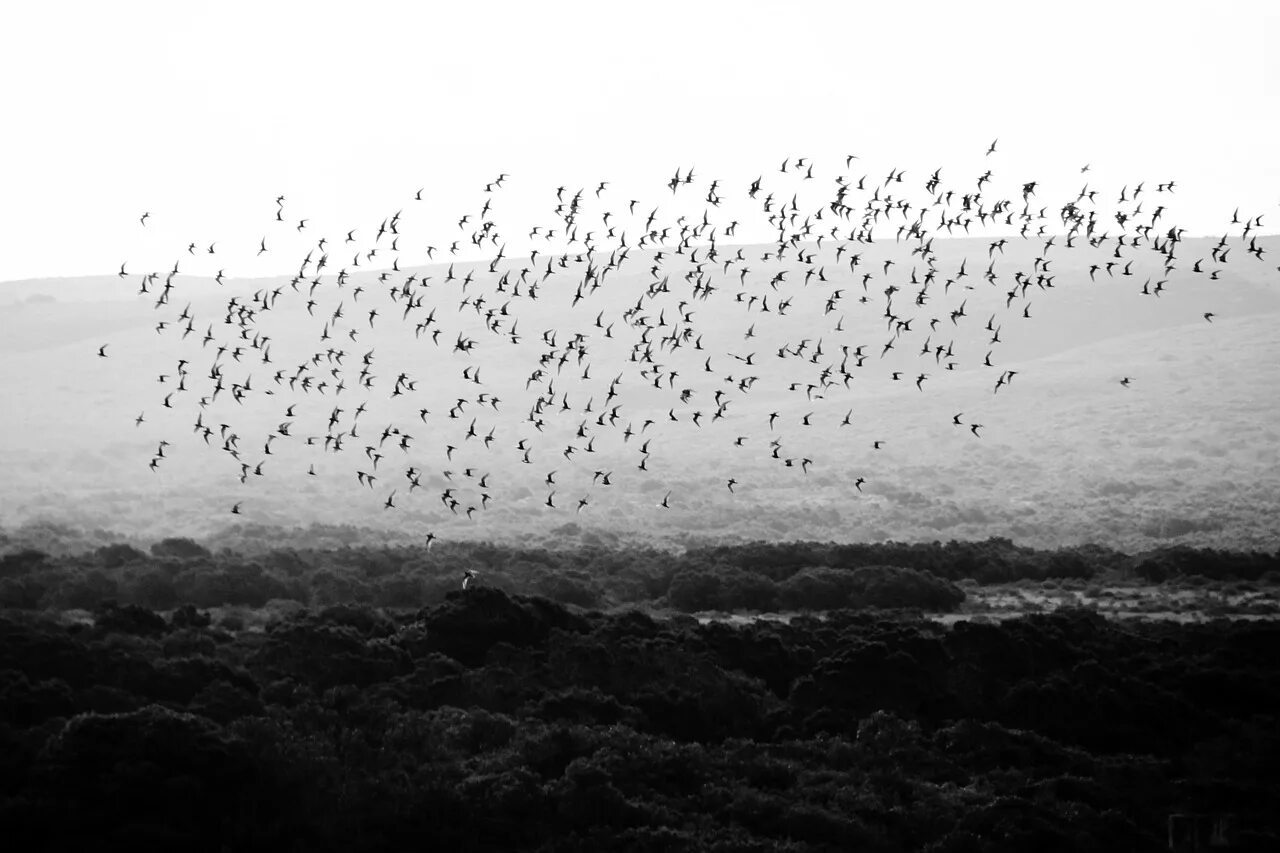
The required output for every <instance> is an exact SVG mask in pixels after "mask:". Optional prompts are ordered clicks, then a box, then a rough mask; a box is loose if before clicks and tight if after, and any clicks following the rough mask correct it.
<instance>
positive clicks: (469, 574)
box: [462, 569, 480, 590]
mask: <svg viewBox="0 0 1280 853" xmlns="http://www.w3.org/2000/svg"><path fill="white" fill-rule="evenodd" d="M478 577H480V573H479V572H477V571H475V570H474V569H467V570H466V571H465V572H463V573H462V588H463V590H466V589H467V588H468V587H469V586H471V582H472V581H474V580H475V579H476V578H478Z"/></svg>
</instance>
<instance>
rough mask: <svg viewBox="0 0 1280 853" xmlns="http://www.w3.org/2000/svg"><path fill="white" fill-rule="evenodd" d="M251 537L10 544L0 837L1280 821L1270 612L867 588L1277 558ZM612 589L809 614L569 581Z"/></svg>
mask: <svg viewBox="0 0 1280 853" xmlns="http://www.w3.org/2000/svg"><path fill="white" fill-rule="evenodd" d="M277 541H278V543H279V544H280V546H281V547H279V548H276V549H268V550H254V551H250V549H248V548H246V549H245V551H244V552H240V551H233V550H231V549H229V548H219V549H218V550H217V551H213V550H211V549H210V548H209V547H207V546H206V545H201V544H199V543H195V542H192V541H191V540H186V539H171V540H165V541H163V542H160V543H156V544H155V545H153V546H151V547H150V548H149V549H147V550H146V551H143V550H142V549H140V548H136V547H134V546H129V545H109V546H102V547H99V548H97V549H95V550H92V551H86V552H81V553H75V554H73V553H63V554H61V555H59V556H53V555H51V553H50V552H49V551H45V550H37V549H36V548H34V547H32V546H33V545H34V544H36V543H32V542H30V541H28V542H25V543H16V544H17V545H18V547H17V548H16V549H15V548H14V546H15V543H14V542H12V541H10V542H9V543H8V547H9V548H10V549H11V550H10V551H9V553H7V554H5V556H4V557H3V558H2V559H0V585H3V586H2V588H3V590H4V595H5V606H6V607H7V608H9V609H7V610H5V611H3V612H2V613H0V826H3V827H5V837H6V839H10V838H12V839H20V840H21V843H20V844H19V846H18V847H16V848H15V849H24V850H40V849H45V850H63V849H76V848H85V849H102V848H104V847H105V848H117V847H121V848H123V847H126V846H127V847H128V848H130V849H135V850H147V849H155V850H161V849H163V850H193V851H198V850H223V849H230V850H255V849H263V850H267V849H270V850H298V851H303V850H306V851H312V850H317V851H330V850H331V851H363V850H386V849H449V850H494V851H497V850H511V849H529V850H548V851H549V850H580V851H596V850H610V849H627V850H653V851H668V850H674V851H678V850H724V851H750V850H761V851H763V850H796V851H799V850H832V851H835V850H853V849H856V850H871V851H876V850H882V851H892V850H937V851H968V850H1008V851H1025V850H1037V851H1056V850H1062V851H1076V850H1109V849H1124V850H1160V849H1164V848H1165V841H1166V837H1165V820H1166V817H1167V815H1168V814H1169V813H1171V812H1183V811H1192V812H1230V813H1232V814H1234V815H1236V816H1237V823H1236V826H1237V827H1238V833H1237V836H1238V837H1237V842H1238V843H1239V845H1240V847H1241V849H1259V850H1262V849H1277V847H1278V846H1280V832H1278V829H1277V826H1276V824H1275V822H1274V819H1273V818H1272V816H1271V815H1272V812H1273V807H1274V804H1275V802H1276V798H1277V797H1276V795H1277V792H1278V791H1280V778H1278V777H1280V720H1277V713H1278V711H1280V677H1278V676H1280V624H1277V623H1274V622H1238V623H1233V622H1228V621H1225V620H1219V621H1215V622H1211V623H1207V624H1201V625H1176V624H1161V623H1130V624H1122V623H1118V622H1109V621H1107V620H1106V619H1104V618H1102V617H1101V616H1099V615H1098V614H1096V613H1092V612H1089V611H1085V610H1081V609H1063V610H1059V611H1057V612H1055V613H1052V614H1045V615H1030V616H1025V617H1022V618H1019V619H1013V620H1009V621H1005V622H1003V623H1000V624H977V623H972V622H960V623H958V624H956V625H954V626H950V627H947V626H944V625H942V624H938V623H936V622H934V621H930V620H928V619H925V618H921V616H920V615H919V614H913V613H912V612H910V611H902V610H885V609H880V608H884V607H895V606H899V605H905V606H908V607H912V608H929V609H949V608H952V607H954V606H955V605H956V604H957V603H958V599H957V596H960V597H961V598H962V597H963V594H962V592H961V587H960V585H958V584H956V583H953V582H952V581H953V580H961V579H965V578H972V579H975V580H978V581H985V580H1007V579H1010V578H1019V577H1032V578H1043V577H1064V578H1078V577H1082V576H1084V577H1090V576H1099V575H1101V574H1103V573H1104V572H1112V573H1114V572H1133V573H1137V574H1139V575H1140V576H1143V577H1147V576H1151V577H1155V576H1165V575H1176V574H1178V573H1188V572H1193V573H1195V574H1197V575H1202V576H1206V577H1216V576H1226V577H1232V578H1242V579H1249V580H1256V579H1258V578H1261V577H1262V576H1263V575H1265V574H1266V573H1268V572H1274V571H1275V569H1276V557H1275V556H1274V555H1256V554H1255V555H1241V554H1214V553H1211V552H1201V551H1190V550H1187V551H1181V550H1179V551H1169V552H1161V553H1156V554H1148V555H1144V556H1141V557H1127V556H1125V555H1121V554H1117V553H1114V552H1107V551H1101V550H1097V549H1073V550H1065V551H1058V552H1034V551H1028V550H1025V549H1020V548H1016V547H1014V546H1012V545H1011V544H1009V543H1008V542H1006V541H1003V540H991V541H988V542H983V543H951V544H949V545H945V546H944V545H919V546H915V545H897V544H887V545H871V546H837V545H820V544H813V543H795V544H793V545H790V546H786V545H778V546H746V547H742V548H715V549H705V550H691V551H688V552H686V553H684V554H680V555H677V554H671V553H667V552H662V551H649V550H644V551H634V550H625V549H624V550H614V549H609V548H605V547H599V548H581V549H578V550H574V551H563V552H560V551H557V552H550V551H535V550H530V551H520V550H518V549H507V548H494V547H491V546H485V545H465V544H445V545H443V546H442V545H437V546H436V547H434V548H433V549H432V550H431V551H430V552H429V553H428V552H427V551H426V549H424V548H376V547H364V546H361V547H347V548H342V547H339V548H336V549H330V550H319V549H305V548H295V547H290V546H291V545H292V544H293V543H289V542H288V541H287V539H286V538H285V537H280V538H279V539H278V540H277ZM24 546H25V547H24ZM56 550H58V549H56V548H52V547H51V548H50V551H56ZM466 568H473V569H475V570H477V571H479V572H481V578H482V581H483V585H481V586H478V587H475V588H473V589H470V590H467V591H466V592H463V591H461V590H459V589H457V587H458V585H459V580H460V576H461V573H462V571H463V570H464V569H466ZM708 578H711V579H712V580H708ZM966 586H967V584H966ZM619 601H635V602H651V603H652V602H657V603H666V604H668V605H669V606H671V607H675V608H681V607H683V608H686V609H700V608H701V607H704V606H711V607H734V608H743V607H753V606H758V607H761V608H768V607H778V606H795V607H798V608H805V609H808V608H815V607H820V608H822V609H824V610H825V611H826V612H825V614H824V618H823V619H817V618H814V617H809V616H799V617H796V618H794V619H792V620H791V622H790V623H789V624H788V623H776V622H764V621H761V622H755V623H752V624H749V625H744V626H735V625H729V624H725V623H719V622H711V623H708V624H700V623H699V622H698V621H697V620H694V619H692V618H689V617H685V616H676V617H672V618H670V619H655V618H653V617H652V616H650V615H646V614H645V613H643V612H641V611H639V610H620V611H617V612H611V613H602V612H599V611H596V610H592V609H590V608H592V607H595V606H598V605H601V604H605V603H616V602H619ZM226 605H232V607H227V606H226ZM574 605H583V606H574ZM67 608H75V609H76V610H72V611H70V612H68V610H67ZM210 609H212V610H213V611H214V612H210ZM42 611H43V612H42ZM250 617H252V618H256V619H258V620H260V621H258V622H257V623H256V624H253V625H248V624H246V620H249V621H252V619H251V618H250Z"/></svg>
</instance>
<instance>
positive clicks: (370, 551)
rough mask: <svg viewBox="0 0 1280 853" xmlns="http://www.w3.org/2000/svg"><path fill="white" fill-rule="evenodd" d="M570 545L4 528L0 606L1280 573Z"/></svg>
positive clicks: (855, 547)
mask: <svg viewBox="0 0 1280 853" xmlns="http://www.w3.org/2000/svg"><path fill="white" fill-rule="evenodd" d="M562 530H563V531H564V533H566V534H567V535H571V536H572V540H571V542H570V543H568V544H566V546H565V547H563V548H554V549H553V548H546V547H530V548H518V547H511V546H506V545H493V544H487V543H476V542H444V543H439V542H438V543H435V545H434V546H433V547H432V548H430V549H428V548H426V547H424V546H422V545H397V546H386V545H374V544H369V543H367V542H365V541H363V539H362V536H361V532H360V531H359V530H358V529H355V528H342V527H325V528H319V529H311V530H307V531H285V530H279V529H275V528H267V527H255V526H247V527H244V528H239V529H236V530H235V531H232V532H228V533H226V534H224V535H223V536H222V537H220V539H219V540H218V541H213V542H207V543H205V544H200V543H197V542H195V541H193V540H191V539H187V538H168V539H163V540H161V541H159V542H156V543H154V544H152V545H150V546H149V547H147V548H146V550H144V549H143V547H142V546H140V545H136V544H127V543H121V542H113V543H111V544H94V537H93V536H92V535H86V534H83V533H82V532H79V531H75V530H73V529H71V528H65V527H61V526H58V525H35V526H28V527H25V528H22V529H20V530H18V531H15V532H12V533H8V534H4V533H0V553H3V552H8V553H4V556H0V607H10V608H17V609H36V610H39V609H57V610H64V609H68V608H92V607H94V606H95V605H96V604H98V603H100V602H103V601H115V602H118V603H120V604H136V605H139V606H141V607H147V608H151V609H154V610H169V609H172V608H174V607H176V606H178V605H179V604H191V605H194V606H197V607H203V608H208V607H219V606H226V605H232V606H244V607H253V608H259V607H263V606H264V605H266V604H267V603H268V602H270V601H291V602H296V603H297V604H302V605H307V606H321V605H330V604H366V605H373V606H377V607H391V608H417V607H423V606H427V605H432V604H439V603H441V602H442V601H444V598H445V594H446V593H447V592H449V591H450V590H453V589H457V588H458V586H459V583H460V580H461V577H462V573H463V572H464V571H467V570H473V571H476V572H479V573H480V577H481V578H482V580H483V582H484V583H485V584H487V585H489V586H494V587H500V588H502V589H503V590H506V591H507V592H511V593H517V594H521V595H536V596H541V597H544V598H548V599H551V600H553V601H557V602H560V603H562V604H568V605H574V606H578V607H585V608H609V607H613V606H617V605H625V604H643V605H646V606H649V607H655V606H656V607H664V608H671V609H674V610H680V611H684V612H697V611H704V610H732V611H756V612H767V611H778V610H836V609H841V608H846V607H854V608H857V607H893V608H902V607H918V608H921V609H923V610H927V611H949V610H954V609H955V608H956V607H957V606H958V605H960V603H961V602H963V601H964V597H965V596H964V592H963V590H962V589H961V588H960V587H959V586H958V584H959V582H960V581H972V582H976V583H978V584H997V583H1008V582H1013V581H1019V580H1032V581H1044V580H1053V579H1060V580H1068V579H1070V580H1089V579H1094V578H1102V577H1109V578H1116V577H1124V578H1129V579H1140V580H1146V581H1151V582H1160V581H1165V580H1170V579H1174V578H1193V577H1194V578H1207V579H1209V580H1242V581H1257V580H1260V579H1262V578H1264V577H1265V576H1268V575H1272V576H1275V577H1280V554H1268V553H1262V552H1252V553H1245V552H1228V551H1216V550H1213V549H1205V548H1201V549H1197V548H1190V547H1186V546H1176V547H1170V548H1162V549H1159V550H1156V551H1150V552H1147V553H1144V554H1139V555H1134V556H1130V555H1126V554H1124V553H1121V552H1119V551H1114V550H1111V549H1108V548H1101V547H1097V546H1084V547H1076V548H1061V549H1057V550H1037V549H1033V548H1026V547H1020V546H1018V545H1015V544H1013V543H1012V542H1010V541H1009V540H1008V539H988V540H985V541H982V542H956V541H952V542H948V543H946V544H941V543H937V542H933V543H899V542H888V543H880V544H835V543H818V542H790V543H754V544H750V545H721V546H697V545H691V546H689V547H686V548H684V549H683V550H682V551H679V552H677V551H673V550H669V549H659V548H654V547H649V546H639V545H618V544H615V543H611V542H608V541H606V540H604V539H603V538H601V537H598V536H594V535H593V534H591V533H589V532H583V531H581V530H580V529H579V528H578V527H577V525H566V526H565V528H563V529H562Z"/></svg>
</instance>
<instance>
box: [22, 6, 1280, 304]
mask: <svg viewBox="0 0 1280 853" xmlns="http://www.w3.org/2000/svg"><path fill="white" fill-rule="evenodd" d="M1039 5H1040V4H1028V3H1008V4H993V3H970V2H962V3H936V4H935V3H928V4H921V3H911V4H907V3H889V2H877V3H874V4H870V3H854V2H836V3H830V4H824V3H785V4H784V3H767V4H766V3H744V2H736V3H701V2H689V0H686V2H679V3H654V2H635V3H627V4H620V3H542V2H538V3H529V2H524V3H504V2H494V0H490V2H486V3H465V2H453V3H448V4H430V3H402V4H401V3H396V4H391V3H381V4H375V3H350V2H344V3H322V2H299V3H292V2H290V3H269V2H217V3H202V4H195V3H171V2H156V3H138V2H113V3H101V2H39V3H21V4H10V5H9V6H8V7H6V11H5V15H4V21H3V28H2V29H0V79H2V80H3V84H2V85H0V116H3V124H2V125H0V127H2V129H0V234H3V238H0V280H12V279H16V278H27V277H44V276H59V275H77V274H87V273H106V272H113V271H115V270H116V269H118V268H119V265H120V263H121V262H122V261H126V260H129V261H130V262H131V266H130V271H131V272H133V271H141V270H142V269H144V268H149V267H148V265H163V264H164V263H166V260H165V259H168V260H169V261H171V260H172V259H173V258H176V257H179V256H180V255H181V256H183V257H185V251H184V250H185V246H186V245H187V243H188V242H190V241H195V242H197V243H200V244H201V246H205V245H206V244H207V243H209V242H212V241H215V240H216V241H218V244H219V250H218V251H219V253H220V254H219V256H218V258H217V259H216V261H215V260H213V259H209V258H203V259H201V261H200V264H201V265H202V266H200V268H199V270H198V271H207V272H212V271H213V268H218V267H226V268H227V269H228V274H229V275H234V274H257V273H265V272H285V271H288V270H291V269H293V268H294V267H295V266H296V261H297V258H298V257H299V256H300V254H302V252H301V251H299V252H296V253H292V254H288V255H286V254H285V253H284V252H283V251H275V252H270V253H268V255H266V256H263V257H262V258H256V256H255V254H254V252H255V251H256V249H257V247H258V241H259V239H260V238H261V237H262V236H264V235H266V234H272V238H271V241H270V244H271V245H272V247H273V248H275V247H279V246H280V244H281V243H282V242H285V241H286V240H287V239H291V238H292V237H293V236H295V235H289V234H285V233H283V232H281V231H277V232H272V231H271V230H270V227H271V225H272V220H273V219H274V215H275V201H274V200H275V197H276V196H277V195H281V194H283V195H285V196H286V197H287V200H288V201H287V210H288V214H287V215H288V216H290V217H291V218H294V219H300V218H302V217H306V218H308V219H309V220H310V223H309V224H308V229H309V230H308V235H307V236H308V237H309V239H310V240H314V239H315V238H316V237H317V236H319V235H321V234H328V235H330V237H331V239H332V238H334V237H338V236H340V235H342V234H344V233H345V231H346V230H347V229H350V228H369V229H370V231H371V230H372V229H373V228H376V226H377V223H378V222H379V221H380V220H381V219H382V218H384V217H385V216H387V215H389V214H390V213H394V212H395V210H396V209H398V208H401V207H409V206H410V204H411V202H410V199H411V198H412V196H413V193H414V192H415V191H416V190H417V189H418V188H419V187H426V192H424V197H425V198H428V199H429V200H430V202H431V204H430V205H429V206H422V205H420V206H419V207H418V208H416V209H415V215H417V216H420V217H421V221H420V225H421V227H420V228H418V229H417V230H416V231H415V234H416V237H415V239H418V238H420V239H421V241H422V242H423V243H424V244H425V243H426V242H432V243H436V244H439V242H440V241H442V240H446V239H447V238H446V237H445V236H441V237H439V238H435V237H434V236H432V235H433V233H434V232H432V231H431V230H430V228H428V225H427V222H428V219H430V218H431V217H436V218H437V219H438V224H439V226H440V227H443V228H444V229H445V231H447V230H448V227H449V225H450V224H452V223H455V222H456V220H457V218H458V217H459V216H460V215H461V214H462V213H465V212H467V211H473V210H474V209H475V208H476V207H478V205H479V204H480V203H481V198H482V195H481V192H480V190H481V187H482V186H483V184H484V183H485V182H486V181H488V180H491V179H492V178H494V177H496V176H497V174H498V173H500V172H508V173H510V174H511V176H512V177H511V179H510V180H509V182H508V184H507V188H506V193H507V195H505V196H504V197H503V201H502V202H501V203H502V204H503V205H504V207H503V208H502V210H501V211H500V212H502V213H504V214H507V215H509V216H510V217H511V218H512V226H511V230H512V231H513V232H514V231H517V230H520V229H519V228H518V227H517V226H519V225H524V226H526V227H527V226H528V225H531V224H535V223H536V222H538V221H543V222H546V221H548V217H547V215H546V214H547V213H549V211H550V208H551V207H552V206H553V205H554V200H553V196H552V195H551V192H552V190H553V188H554V187H555V186H556V185H558V184H561V183H563V184H566V185H568V186H569V187H571V188H576V187H579V186H589V187H594V185H595V183H597V182H598V181H601V180H608V181H611V187H612V188H613V191H615V192H617V193H618V195H619V200H618V202H617V204H618V205H620V206H621V205H625V198H628V197H629V198H641V199H642V200H643V201H642V204H643V203H645V202H646V201H653V202H662V201H663V198H664V192H665V189H664V187H663V184H664V182H665V181H666V179H667V178H668V177H669V176H670V175H671V173H672V171H673V170H674V169H675V168H677V167H680V168H682V169H684V168H688V167H690V166H695V167H697V169H698V173H699V175H700V176H705V177H707V178H710V177H720V178H721V179H722V180H723V181H724V183H725V185H726V188H727V190H728V191H731V192H734V193H737V194H741V191H742V190H745V186H746V183H749V182H750V180H751V179H753V178H755V177H756V176H757V175H759V174H760V173H766V174H767V173H768V172H769V171H770V170H773V171H774V172H775V173H776V170H777V167H778V164H779V163H780V161H781V160H782V159H783V158H784V157H790V158H795V157H797V156H808V157H810V158H813V159H814V160H815V162H816V163H817V165H818V168H819V169H820V170H822V171H823V172H824V174H825V176H826V177H827V178H828V179H829V178H830V177H831V176H832V175H833V174H834V171H837V170H838V171H843V165H844V155H845V154H847V153H858V154H859V155H860V156H861V157H862V159H863V162H865V163H868V164H870V165H868V170H869V171H871V172H872V173H873V174H876V175H883V174H884V172H885V171H886V170H887V168H890V167H901V168H905V169H907V170H908V174H909V179H910V178H917V179H918V180H919V181H920V182H922V181H923V180H924V178H925V177H926V175H927V172H929V171H932V169H934V168H936V167H938V166H943V167H944V178H946V177H953V178H955V179H956V180H957V183H958V182H959V181H960V180H961V179H963V180H964V181H965V182H966V183H968V182H969V181H970V180H971V179H972V178H973V177H976V175H977V174H978V173H980V171H981V170H982V169H983V168H985V167H986V166H991V167H992V168H994V169H996V170H997V173H998V175H1007V177H1008V180H1009V181H1013V180H1017V181H1019V182H1021V181H1024V180H1040V181H1041V182H1042V184H1041V185H1042V186H1043V187H1051V188H1052V189H1054V190H1057V191H1059V192H1061V193H1064V194H1070V195H1071V196H1072V197H1074V193H1075V192H1076V190H1077V189H1078V188H1079V186H1080V185H1081V184H1082V176H1081V175H1080V174H1079V169H1080V167H1081V166H1082V165H1084V164H1085V163H1090V164H1091V165H1092V171H1091V172H1090V174H1089V175H1088V176H1087V177H1088V178H1089V179H1090V182H1091V184H1092V185H1093V186H1096V187H1107V188H1108V191H1109V192H1114V191H1115V189H1116V188H1118V187H1119V186H1120V185H1123V184H1126V183H1132V182H1136V181H1138V180H1147V181H1150V182H1153V183H1154V182H1158V181H1165V180H1170V179H1176V180H1177V181H1178V196H1177V201H1178V207H1177V210H1176V214H1177V218H1176V219H1175V221H1176V222H1179V223H1181V224H1183V225H1186V226H1187V227H1189V228H1190V230H1191V231H1192V233H1202V232H1214V233H1218V232H1221V231H1222V230H1223V229H1224V226H1225V222H1226V221H1227V220H1229V218H1230V215H1231V211H1232V210H1233V209H1234V208H1235V207H1236V206H1239V207H1241V209H1242V212H1244V213H1249V214H1252V215H1256V214H1259V213H1267V212H1270V213H1271V214H1272V218H1268V219H1267V220H1265V225H1266V228H1265V230H1266V231H1268V232H1271V231H1274V230H1275V225H1276V223H1278V222H1280V206H1278V205H1280V156H1278V154H1277V152H1280V56H1277V51H1278V50H1280V47H1278V46H1280V12H1277V11H1274V9H1275V4H1273V3H1268V2H1239V3H1221V2H1215V3H1209V2H1195V3H1181V2H1179V3H1168V2H1154V3H1121V2H1108V3H1096V4H1081V3H1076V2H1070V3H1060V4H1056V7H1055V8H1056V10H1057V11H1054V12H1052V13H1046V12H1043V11H1034V10H1033V9H1032V7H1033V6H1039ZM994 137H999V139H1000V145H999V158H1000V159H999V160H998V161H996V158H995V157H993V158H991V160H992V161H996V162H994V163H992V162H984V158H983V156H982V155H983V152H984V151H985V150H986V146H987V145H988V144H989V143H990V141H991V139H992V138H994ZM854 168H855V171H856V169H857V165H856V164H855V167H854ZM855 178H856V174H855ZM521 205H532V207H530V208H529V209H528V210H527V211H525V210H523V209H522V208H521V207H520V206H521ZM143 211H150V212H151V214H152V219H151V220H150V221H149V222H148V226H147V229H146V231H145V232H143V231H142V230H141V229H140V227H139V226H138V217H139V216H140V215H141V214H142V212H143ZM522 213H523V214H526V215H521V214H522ZM538 217H541V219H539V218H538ZM433 227H434V226H433ZM288 230H292V229H288ZM455 231H456V229H455ZM366 233H368V232H366ZM296 241H297V243H298V245H299V246H301V245H302V243H303V238H302V236H296ZM192 263H193V264H194V263H195V262H194V261H193V262H192ZM204 267H212V268H211V269H208V270H205V269H204ZM150 268H154V266H152V267H150ZM184 271H197V270H196V269H195V268H192V267H189V268H187V269H185V270H184Z"/></svg>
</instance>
